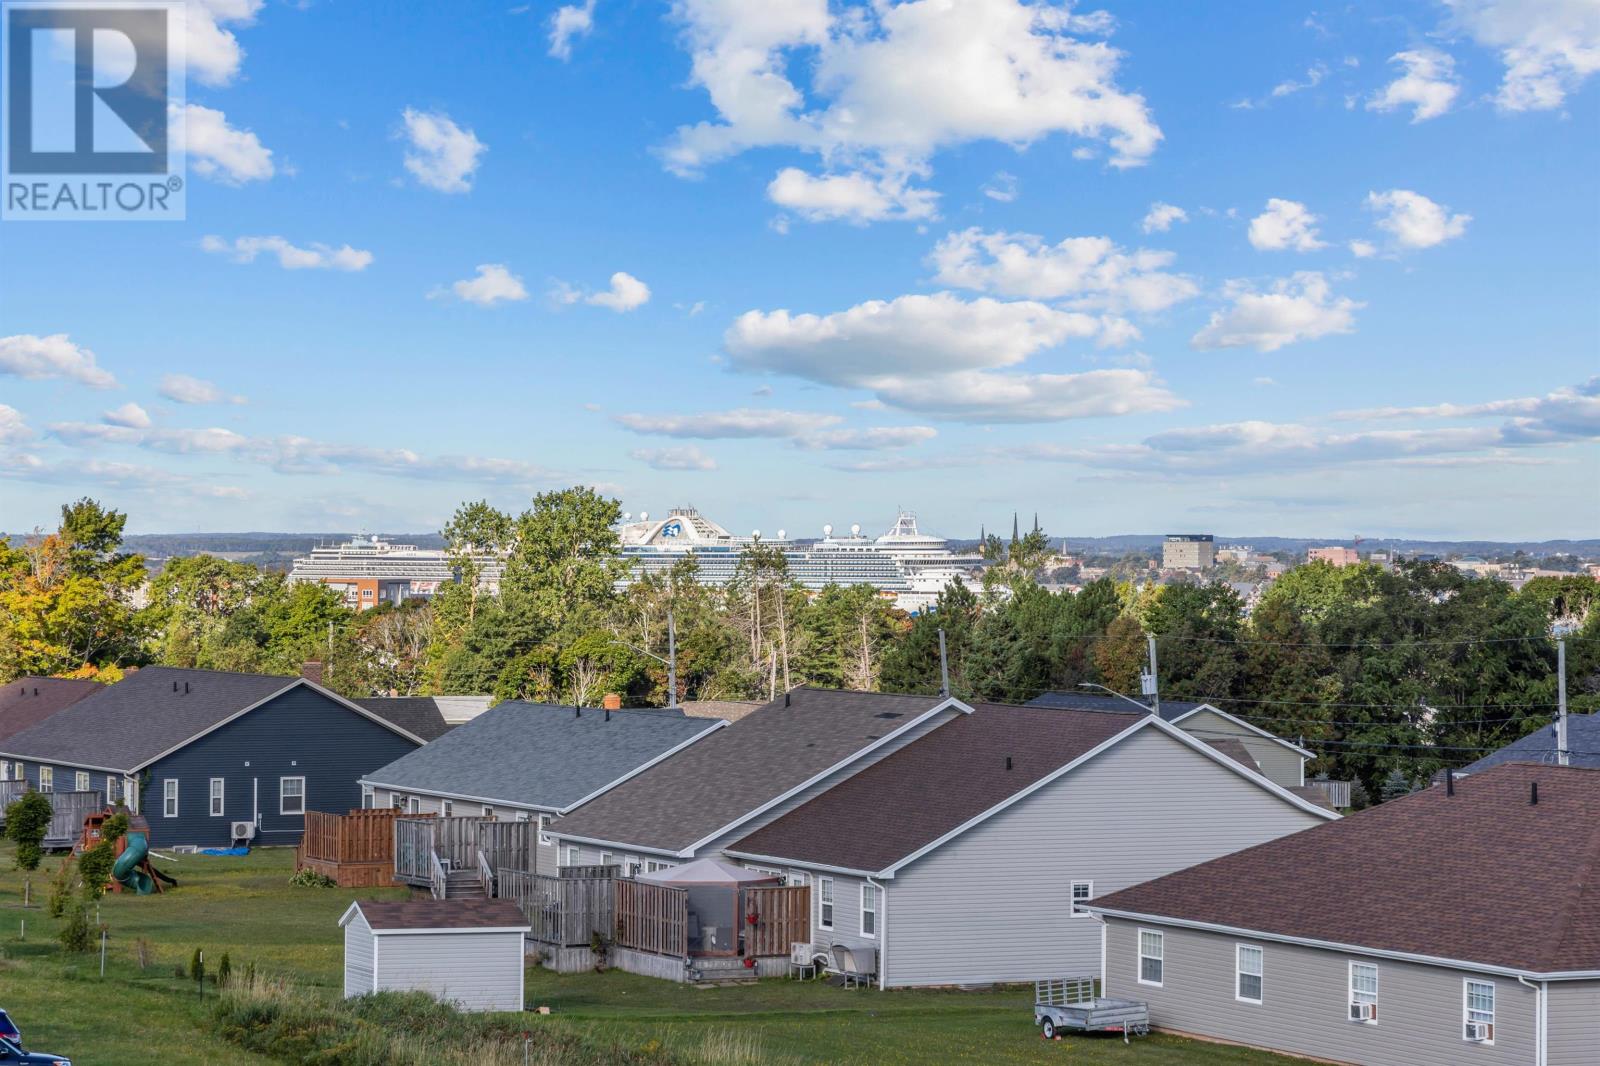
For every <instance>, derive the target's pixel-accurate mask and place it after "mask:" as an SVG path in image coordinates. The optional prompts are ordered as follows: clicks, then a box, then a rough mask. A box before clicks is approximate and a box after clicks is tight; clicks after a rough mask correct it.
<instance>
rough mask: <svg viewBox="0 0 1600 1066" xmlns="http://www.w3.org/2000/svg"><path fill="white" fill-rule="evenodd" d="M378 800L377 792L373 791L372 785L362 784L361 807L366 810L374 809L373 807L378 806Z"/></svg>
mask: <svg viewBox="0 0 1600 1066" xmlns="http://www.w3.org/2000/svg"><path fill="white" fill-rule="evenodd" d="M377 802H378V800H377V794H376V793H375V792H374V791H373V788H372V786H371V785H362V786H361V809H362V810H364V811H370V810H372V808H373V807H375V806H377Z"/></svg>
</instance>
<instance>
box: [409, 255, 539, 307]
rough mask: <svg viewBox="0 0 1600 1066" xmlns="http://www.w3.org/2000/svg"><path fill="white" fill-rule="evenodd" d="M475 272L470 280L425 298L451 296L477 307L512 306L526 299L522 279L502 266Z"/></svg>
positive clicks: (488, 265)
mask: <svg viewBox="0 0 1600 1066" xmlns="http://www.w3.org/2000/svg"><path fill="white" fill-rule="evenodd" d="M477 270H478V272H477V273H476V274H474V275H473V276H472V277H470V278H462V279H461V280H460V281H454V282H451V283H450V287H449V288H448V289H445V288H438V289H434V290H433V291H432V292H430V293H429V294H428V297H429V299H434V300H441V299H449V298H450V297H452V296H453V297H454V298H455V299H457V300H464V301H465V302H467V303H469V304H477V305H478V306H479V307H493V306H494V305H495V304H499V303H515V302H517V301H519V300H526V299H527V298H528V290H527V288H526V287H524V286H523V284H522V278H521V277H520V276H518V275H516V274H513V273H511V269H510V268H509V267H507V266H506V265H505V264H504V263H479V264H478V267H477Z"/></svg>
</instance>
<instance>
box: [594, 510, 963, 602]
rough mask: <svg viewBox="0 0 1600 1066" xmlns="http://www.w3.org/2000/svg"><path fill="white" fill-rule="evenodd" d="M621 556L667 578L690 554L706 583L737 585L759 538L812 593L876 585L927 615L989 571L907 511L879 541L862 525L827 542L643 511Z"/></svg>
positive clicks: (624, 532)
mask: <svg viewBox="0 0 1600 1066" xmlns="http://www.w3.org/2000/svg"><path fill="white" fill-rule="evenodd" d="M617 533H618V536H619V538H620V539H621V542H622V555H623V558H624V559H626V560H627V561H628V562H629V563H631V564H632V568H633V574H634V576H635V577H642V576H645V575H648V574H665V573H667V572H668V571H670V570H671V569H672V567H673V566H674V565H675V564H676V563H678V562H679V561H681V560H682V559H683V558H684V556H686V555H688V554H689V553H690V552H693V553H694V556H695V560H696V562H697V563H698V564H699V568H700V575H699V576H700V583H701V584H704V585H726V584H728V583H729V582H731V581H732V580H733V577H734V572H735V570H737V568H738V565H739V556H740V554H741V553H742V552H743V551H744V550H745V549H746V548H747V547H749V546H750V545H751V544H752V543H754V542H755V541H756V540H757V539H758V538H759V540H760V541H761V543H762V544H765V545H768V546H770V547H776V548H780V549H782V551H783V556H784V560H785V562H786V563H787V564H788V570H789V578H790V579H791V580H792V581H794V582H795V583H797V584H798V585H800V586H801V587H802V588H805V589H809V590H811V591H813V592H815V591H818V590H820V589H822V588H823V587H824V586H827V585H872V586H873V587H875V588H876V589H878V591H879V592H880V593H881V594H882V595H883V596H884V597H885V598H890V599H893V600H894V602H895V606H897V607H899V608H901V609H902V610H906V611H912V612H916V611H921V610H924V609H926V608H928V607H930V606H932V604H933V602H934V601H935V600H936V599H938V597H939V592H940V590H942V589H943V588H944V587H945V585H947V584H948V583H950V582H951V581H964V580H970V579H972V578H973V575H974V574H976V573H977V572H978V571H980V570H981V569H982V568H983V566H984V561H983V559H982V558H981V557H980V556H977V555H962V554H957V553H955V552H952V551H950V549H949V547H948V546H947V544H946V542H945V541H944V540H943V539H942V538H939V537H935V536H930V535H928V534H926V533H923V532H921V531H920V530H919V529H918V528H917V516H916V515H914V514H912V513H911V512H910V511H901V512H900V513H899V514H898V515H897V516H896V517H895V522H894V525H893V526H892V527H891V528H890V529H889V531H888V532H887V533H884V534H883V535H882V536H880V537H876V538H874V537H868V536H866V535H865V534H863V533H862V532H861V527H860V526H859V525H852V526H851V527H850V532H849V533H848V534H843V533H841V534H837V535H836V534H835V533H834V529H833V527H832V526H831V525H828V526H823V527H822V539H821V540H815V541H805V542H801V541H796V540H792V539H790V538H789V536H788V533H787V532H786V531H785V530H782V529H780V530H778V532H777V536H775V537H768V536H762V534H761V531H760V530H756V531H754V532H753V533H751V535H750V536H748V537H736V536H734V535H733V534H732V533H729V532H728V531H727V530H726V529H724V528H723V527H722V526H720V525H718V524H717V523H715V522H713V521H712V520H711V519H709V518H707V517H706V516H705V515H702V514H701V513H700V512H699V511H697V510H695V509H694V508H693V507H675V508H673V509H672V510H671V511H669V512H667V515H666V517H664V518H654V519H652V518H651V517H650V515H649V512H641V513H640V514H639V517H638V519H637V520H635V519H634V518H633V516H632V515H624V516H623V522H622V525H621V526H620V527H619V528H618V530H617Z"/></svg>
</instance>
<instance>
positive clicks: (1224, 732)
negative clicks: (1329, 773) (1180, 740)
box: [1177, 710, 1305, 788]
mask: <svg viewBox="0 0 1600 1066" xmlns="http://www.w3.org/2000/svg"><path fill="white" fill-rule="evenodd" d="M1177 726H1178V728H1179V729H1183V730H1187V731H1188V732H1189V733H1190V734H1191V735H1192V736H1194V737H1195V738H1197V739H1199V740H1222V739H1225V738H1227V737H1237V738H1238V740H1239V743H1241V744H1243V745H1244V750H1245V751H1248V752H1249V753H1250V757H1251V758H1253V759H1255V761H1256V765H1258V766H1260V767H1261V773H1262V774H1263V775H1264V776H1265V777H1266V778H1267V780H1269V781H1271V782H1272V783H1273V784H1276V785H1282V786H1283V787H1285V788H1292V787H1294V786H1296V785H1303V784H1305V771H1304V766H1305V763H1304V761H1303V757H1302V756H1301V755H1300V753H1299V752H1297V751H1291V750H1290V749H1289V748H1286V747H1284V746H1283V745H1282V744H1279V743H1278V742H1277V741H1275V740H1269V739H1267V738H1266V737H1264V736H1262V735H1261V734H1260V733H1256V732H1252V731H1251V730H1249V729H1246V728H1245V727H1244V726H1242V725H1240V724H1239V723H1237V722H1230V721H1228V719H1226V718H1224V717H1222V716H1221V715H1219V714H1213V713H1212V712H1211V711H1207V710H1200V711H1196V712H1194V713H1193V714H1191V715H1190V716H1189V717H1187V718H1185V719H1184V720H1183V721H1182V722H1179V723H1177ZM1290 739H1292V738H1290Z"/></svg>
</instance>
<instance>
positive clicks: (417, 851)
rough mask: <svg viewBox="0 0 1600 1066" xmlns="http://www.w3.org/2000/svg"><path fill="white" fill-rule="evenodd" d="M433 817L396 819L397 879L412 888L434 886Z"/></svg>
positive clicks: (395, 864) (395, 872)
mask: <svg viewBox="0 0 1600 1066" xmlns="http://www.w3.org/2000/svg"><path fill="white" fill-rule="evenodd" d="M434 821H435V819H434V818H433V816H432V815H429V816H427V817H425V818H417V817H414V816H411V815H407V816H405V817H403V818H396V819H395V820H394V876H395V879H396V880H398V881H404V882H406V883H407V884H412V885H432V884H433V822H434Z"/></svg>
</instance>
